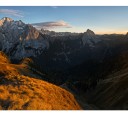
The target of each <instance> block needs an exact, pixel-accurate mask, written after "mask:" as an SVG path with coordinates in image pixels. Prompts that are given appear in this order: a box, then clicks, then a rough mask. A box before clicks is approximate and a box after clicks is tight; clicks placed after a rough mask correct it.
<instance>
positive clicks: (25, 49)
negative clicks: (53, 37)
mask: <svg viewBox="0 0 128 128" xmlns="http://www.w3.org/2000/svg"><path fill="white" fill-rule="evenodd" d="M48 47H49V43H48V41H47V40H46V39H44V37H43V35H42V34H41V33H40V32H39V31H38V30H37V29H36V28H34V27H33V26H32V25H29V24H25V23H23V22H22V21H21V20H19V21H14V20H12V19H11V18H7V17H5V18H2V19H1V20H0V49H1V50H2V51H4V52H5V53H7V54H8V55H9V56H10V57H12V56H13V59H15V58H16V59H22V58H25V57H31V56H36V55H38V54H41V53H42V52H43V50H44V49H48Z"/></svg>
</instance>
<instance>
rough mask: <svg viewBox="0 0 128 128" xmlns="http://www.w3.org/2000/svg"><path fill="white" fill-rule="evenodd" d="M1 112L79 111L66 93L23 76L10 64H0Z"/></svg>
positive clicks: (54, 86)
mask: <svg viewBox="0 0 128 128" xmlns="http://www.w3.org/2000/svg"><path fill="white" fill-rule="evenodd" d="M0 74H1V75H0V109H1V110H79V109H81V108H80V106H79V105H78V103H77V102H76V100H75V99H74V96H73V95H72V94H71V93H69V92H68V91H66V90H64V89H62V88H60V87H58V86H56V85H53V84H51V83H48V82H46V81H43V80H39V79H35V78H31V77H29V76H24V75H22V74H20V73H19V71H18V70H17V69H16V68H15V66H13V65H12V64H9V63H6V62H2V63H0Z"/></svg>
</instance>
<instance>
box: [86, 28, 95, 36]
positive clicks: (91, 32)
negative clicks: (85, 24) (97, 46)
mask: <svg viewBox="0 0 128 128" xmlns="http://www.w3.org/2000/svg"><path fill="white" fill-rule="evenodd" d="M86 33H87V34H90V35H95V33H94V32H93V31H92V30H90V29H87V31H86Z"/></svg>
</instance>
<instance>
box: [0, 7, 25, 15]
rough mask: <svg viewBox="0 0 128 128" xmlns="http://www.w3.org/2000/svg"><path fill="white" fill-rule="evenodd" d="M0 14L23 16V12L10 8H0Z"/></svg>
mask: <svg viewBox="0 0 128 128" xmlns="http://www.w3.org/2000/svg"><path fill="white" fill-rule="evenodd" d="M0 14H6V15H12V16H16V17H24V15H23V12H21V11H19V10H12V9H0Z"/></svg>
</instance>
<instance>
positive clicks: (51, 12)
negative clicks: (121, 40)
mask: <svg viewBox="0 0 128 128" xmlns="http://www.w3.org/2000/svg"><path fill="white" fill-rule="evenodd" d="M3 17H10V18H12V19H14V20H22V21H23V22H25V23H27V24H28V23H29V24H32V25H33V26H35V27H36V28H38V29H41V28H43V29H48V30H53V31H57V32H85V31H86V30H87V29H91V30H93V31H94V32H95V33H96V34H111V33H118V34H125V33H126V32H128V6H121V7H120V6H14V7H13V6H1V7H0V19H1V18H3Z"/></svg>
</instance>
